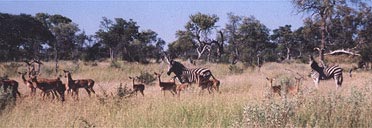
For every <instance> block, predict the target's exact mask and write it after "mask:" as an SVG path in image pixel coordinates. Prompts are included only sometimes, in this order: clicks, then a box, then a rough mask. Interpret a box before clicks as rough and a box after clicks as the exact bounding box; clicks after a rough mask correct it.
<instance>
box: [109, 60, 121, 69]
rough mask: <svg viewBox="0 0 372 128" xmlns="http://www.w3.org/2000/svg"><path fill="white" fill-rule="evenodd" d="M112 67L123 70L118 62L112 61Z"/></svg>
mask: <svg viewBox="0 0 372 128" xmlns="http://www.w3.org/2000/svg"><path fill="white" fill-rule="evenodd" d="M110 67H112V68H121V64H120V63H119V62H118V61H111V63H110Z"/></svg>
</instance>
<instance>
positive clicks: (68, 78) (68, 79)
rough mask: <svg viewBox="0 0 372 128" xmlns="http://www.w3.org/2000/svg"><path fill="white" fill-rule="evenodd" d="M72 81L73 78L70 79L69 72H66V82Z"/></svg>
mask: <svg viewBox="0 0 372 128" xmlns="http://www.w3.org/2000/svg"><path fill="white" fill-rule="evenodd" d="M72 81H73V80H72V77H71V74H70V73H68V74H67V82H72Z"/></svg>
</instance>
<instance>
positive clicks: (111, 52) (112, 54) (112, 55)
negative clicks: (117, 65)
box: [109, 47, 114, 61]
mask: <svg viewBox="0 0 372 128" xmlns="http://www.w3.org/2000/svg"><path fill="white" fill-rule="evenodd" d="M109 49H110V60H111V61H114V52H113V50H112V48H111V47H110V48H109Z"/></svg>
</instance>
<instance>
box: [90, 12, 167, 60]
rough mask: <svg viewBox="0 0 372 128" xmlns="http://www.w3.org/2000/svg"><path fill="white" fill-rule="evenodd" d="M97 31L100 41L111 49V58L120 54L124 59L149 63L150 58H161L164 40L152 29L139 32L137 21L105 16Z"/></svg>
mask: <svg viewBox="0 0 372 128" xmlns="http://www.w3.org/2000/svg"><path fill="white" fill-rule="evenodd" d="M100 27H101V28H100V29H99V30H98V31H97V32H96V37H97V39H98V43H101V44H103V47H106V48H107V49H109V54H110V58H111V60H112V61H113V60H115V59H116V58H117V56H120V57H121V58H122V59H123V60H127V61H131V62H132V61H137V62H142V63H147V61H148V59H149V58H156V59H157V60H158V59H160V53H161V52H160V51H162V50H163V45H164V44H165V42H164V40H162V39H161V38H158V37H157V36H158V34H157V33H156V32H154V31H152V30H145V31H141V32H139V30H138V29H139V27H140V26H138V25H137V23H136V22H135V21H133V20H132V19H130V20H129V21H127V20H124V19H122V18H116V19H115V22H113V21H111V20H110V19H107V18H105V17H103V20H102V21H101V26H100Z"/></svg>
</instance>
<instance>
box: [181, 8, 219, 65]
mask: <svg viewBox="0 0 372 128" xmlns="http://www.w3.org/2000/svg"><path fill="white" fill-rule="evenodd" d="M218 20H219V18H218V17H217V15H207V14H202V13H200V12H199V13H197V14H194V15H191V16H190V21H188V22H187V24H186V26H185V28H186V31H188V32H191V36H192V37H191V38H192V39H193V40H195V41H193V42H192V43H193V45H194V47H195V48H196V51H197V53H198V59H200V58H201V56H202V55H203V54H204V53H205V52H207V51H208V55H207V60H208V61H209V58H210V55H211V49H212V44H215V45H217V46H218V49H217V50H219V51H218V53H219V54H222V53H223V41H221V42H218V41H216V40H211V39H210V37H209V36H210V34H211V32H212V30H213V29H214V28H216V26H215V24H216V22H218ZM221 34H222V33H221ZM221 37H223V35H221ZM221 50H222V51H221Z"/></svg>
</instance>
